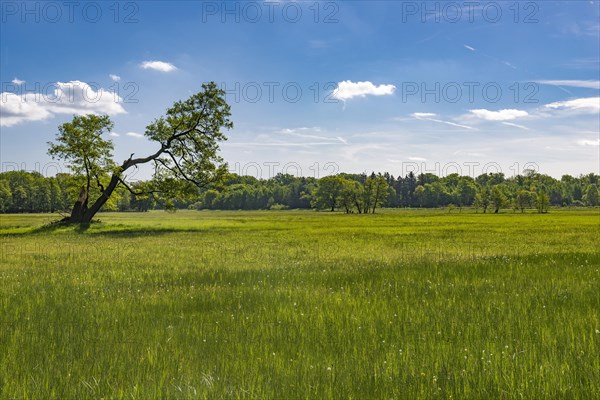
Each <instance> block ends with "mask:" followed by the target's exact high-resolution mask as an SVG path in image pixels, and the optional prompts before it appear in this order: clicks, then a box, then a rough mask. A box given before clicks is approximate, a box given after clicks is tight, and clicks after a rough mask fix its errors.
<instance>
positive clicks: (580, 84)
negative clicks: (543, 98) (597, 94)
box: [535, 80, 600, 89]
mask: <svg viewBox="0 0 600 400" xmlns="http://www.w3.org/2000/svg"><path fill="white" fill-rule="evenodd" d="M535 83H539V84H541V85H552V86H568V87H577V88H587V89H600V81H592V80H589V81H581V80H542V81H535Z"/></svg>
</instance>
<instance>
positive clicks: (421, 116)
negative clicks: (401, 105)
mask: <svg viewBox="0 0 600 400" xmlns="http://www.w3.org/2000/svg"><path fill="white" fill-rule="evenodd" d="M435 115H436V114H434V113H420V112H416V113H412V114H410V116H411V117H414V118H417V119H418V118H430V117H435Z"/></svg>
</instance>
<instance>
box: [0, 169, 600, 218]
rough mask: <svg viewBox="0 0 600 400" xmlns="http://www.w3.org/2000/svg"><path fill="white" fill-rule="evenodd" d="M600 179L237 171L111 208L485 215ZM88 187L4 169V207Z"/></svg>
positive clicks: (586, 196) (44, 207) (589, 189)
mask: <svg viewBox="0 0 600 400" xmlns="http://www.w3.org/2000/svg"><path fill="white" fill-rule="evenodd" d="M599 178H600V176H599V175H596V174H593V173H590V174H587V175H580V176H579V177H573V176H571V175H563V176H562V177H561V179H560V180H558V179H555V178H553V177H551V176H548V175H544V174H540V173H537V172H535V171H531V170H530V171H525V172H524V174H523V175H517V176H514V177H509V178H507V177H505V176H504V174H502V173H489V174H482V175H479V176H477V177H476V178H472V177H468V176H460V175H458V174H450V175H447V176H444V177H438V176H436V175H434V174H431V173H426V174H419V175H415V174H413V173H412V172H411V173H409V174H407V175H406V176H404V177H400V176H399V177H394V176H393V175H391V174H389V173H387V172H386V173H377V174H376V173H374V172H373V173H372V174H370V175H367V174H345V173H342V174H338V175H335V176H326V177H323V178H321V179H316V178H310V177H308V178H307V177H296V176H293V175H289V174H278V175H276V176H274V177H273V178H270V179H257V178H255V177H252V176H240V175H237V174H229V176H228V177H227V178H226V179H225V181H224V182H222V183H221V184H219V185H215V186H213V187H211V188H205V189H198V190H193V191H187V194H186V195H184V196H180V197H176V198H171V197H165V196H164V195H162V194H160V193H153V192H152V191H153V185H152V182H151V181H138V182H135V183H133V184H131V185H129V189H130V190H128V189H127V188H125V187H121V188H119V189H118V191H117V193H116V194H115V195H113V196H112V197H111V199H110V200H109V202H107V203H106V205H105V206H104V208H103V211H149V210H177V209H198V210H202V209H210V210H217V209H218V210H269V209H270V210H278V209H279V210H281V209H322V210H340V211H345V212H348V213H371V212H375V210H376V209H377V208H380V207H386V208H404V207H411V208H419V207H422V208H437V207H449V208H450V210H451V209H453V208H457V209H459V210H460V209H462V208H463V207H475V209H476V211H479V210H481V211H482V212H499V211H500V210H502V209H509V210H513V211H520V212H523V211H525V210H527V209H534V210H537V211H538V212H544V211H546V210H547V207H549V206H598V204H599V199H598V198H599V196H598V186H599V182H600V179H599ZM80 187H81V178H80V177H76V176H74V175H71V174H66V173H59V174H57V175H56V176H55V177H44V176H43V175H42V174H40V173H38V172H25V171H9V172H3V173H0V212H2V213H40V212H41V213H45V212H68V210H70V209H71V207H72V205H73V203H74V201H75V200H76V198H77V195H78V193H79V188H80ZM142 193H145V194H142Z"/></svg>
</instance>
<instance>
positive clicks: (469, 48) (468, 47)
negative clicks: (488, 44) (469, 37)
mask: <svg viewBox="0 0 600 400" xmlns="http://www.w3.org/2000/svg"><path fill="white" fill-rule="evenodd" d="M463 46H465V49H468V50H471V51H476V50H475V49H474V48H473V47H471V46H467V45H466V44H463Z"/></svg>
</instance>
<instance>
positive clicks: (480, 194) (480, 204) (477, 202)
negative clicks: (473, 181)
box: [473, 186, 490, 214]
mask: <svg viewBox="0 0 600 400" xmlns="http://www.w3.org/2000/svg"><path fill="white" fill-rule="evenodd" d="M473 206H474V207H475V210H476V211H477V210H478V209H479V208H481V209H482V210H483V213H484V214H485V213H486V211H487V209H488V207H489V206H490V191H489V189H488V188H487V187H486V186H480V187H479V189H478V190H477V193H476V194H475V199H474V201H473Z"/></svg>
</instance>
